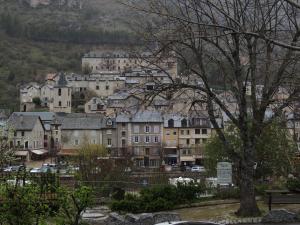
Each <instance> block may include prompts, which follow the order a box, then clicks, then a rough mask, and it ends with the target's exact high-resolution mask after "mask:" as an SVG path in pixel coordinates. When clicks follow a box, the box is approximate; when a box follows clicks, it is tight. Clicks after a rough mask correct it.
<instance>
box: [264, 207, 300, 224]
mask: <svg viewBox="0 0 300 225" xmlns="http://www.w3.org/2000/svg"><path fill="white" fill-rule="evenodd" d="M297 221H299V218H298V216H297V214H296V213H293V212H289V211H287V210H285V209H276V210H272V211H270V212H269V213H268V214H267V215H265V216H264V217H263V218H262V220H261V222H262V223H290V222H297Z"/></svg>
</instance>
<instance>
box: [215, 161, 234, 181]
mask: <svg viewBox="0 0 300 225" xmlns="http://www.w3.org/2000/svg"><path fill="white" fill-rule="evenodd" d="M217 178H218V180H217V184H232V164H231V163H229V162H219V163H218V164H217Z"/></svg>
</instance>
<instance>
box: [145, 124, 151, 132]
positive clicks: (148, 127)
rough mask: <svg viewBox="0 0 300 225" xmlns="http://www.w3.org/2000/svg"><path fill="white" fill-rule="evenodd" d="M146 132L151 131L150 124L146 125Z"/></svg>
mask: <svg viewBox="0 0 300 225" xmlns="http://www.w3.org/2000/svg"><path fill="white" fill-rule="evenodd" d="M145 132H146V133H149V132H150V126H148V125H146V126H145Z"/></svg>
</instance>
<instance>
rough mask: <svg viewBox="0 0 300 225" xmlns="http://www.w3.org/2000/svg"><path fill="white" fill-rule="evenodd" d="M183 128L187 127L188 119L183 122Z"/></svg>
mask: <svg viewBox="0 0 300 225" xmlns="http://www.w3.org/2000/svg"><path fill="white" fill-rule="evenodd" d="M181 126H182V127H187V120H186V119H183V120H181Z"/></svg>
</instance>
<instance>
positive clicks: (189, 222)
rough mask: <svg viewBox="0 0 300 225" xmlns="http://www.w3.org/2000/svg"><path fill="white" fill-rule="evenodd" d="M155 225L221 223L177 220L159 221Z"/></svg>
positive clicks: (207, 224) (206, 224)
mask: <svg viewBox="0 0 300 225" xmlns="http://www.w3.org/2000/svg"><path fill="white" fill-rule="evenodd" d="M155 225H219V224H217V223H212V222H206V221H203V222H201V221H200V222H193V221H176V222H164V223H157V224H155Z"/></svg>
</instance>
